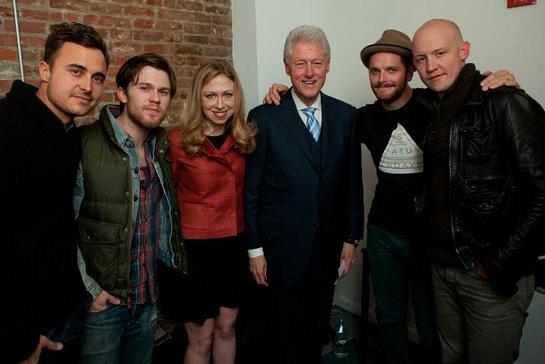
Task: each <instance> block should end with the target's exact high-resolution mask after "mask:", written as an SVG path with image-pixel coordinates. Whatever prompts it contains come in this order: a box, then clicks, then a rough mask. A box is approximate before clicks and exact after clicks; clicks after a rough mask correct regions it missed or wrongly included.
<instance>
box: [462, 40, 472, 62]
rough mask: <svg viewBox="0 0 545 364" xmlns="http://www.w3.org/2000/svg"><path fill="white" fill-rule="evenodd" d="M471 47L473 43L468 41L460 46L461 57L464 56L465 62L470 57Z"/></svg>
mask: <svg viewBox="0 0 545 364" xmlns="http://www.w3.org/2000/svg"><path fill="white" fill-rule="evenodd" d="M470 48H471V44H469V42H468V41H465V40H464V41H463V43H462V45H461V46H460V57H461V58H462V61H464V62H465V60H466V59H467V58H468V57H469V49H470Z"/></svg>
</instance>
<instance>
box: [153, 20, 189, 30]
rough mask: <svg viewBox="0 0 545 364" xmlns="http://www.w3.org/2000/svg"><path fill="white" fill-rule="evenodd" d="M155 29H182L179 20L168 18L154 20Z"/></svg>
mask: <svg viewBox="0 0 545 364" xmlns="http://www.w3.org/2000/svg"><path fill="white" fill-rule="evenodd" d="M155 29H157V30H172V31H176V30H182V29H183V23H182V22H181V21H175V20H168V21H159V20H158V21H155Z"/></svg>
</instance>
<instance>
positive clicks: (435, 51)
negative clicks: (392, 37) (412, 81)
mask: <svg viewBox="0 0 545 364" xmlns="http://www.w3.org/2000/svg"><path fill="white" fill-rule="evenodd" d="M469 49H470V45H469V43H468V42H465V41H463V39H462V35H461V33H460V30H459V29H458V27H457V26H456V25H455V24H454V23H451V22H449V21H445V20H432V21H429V22H427V23H425V24H424V25H423V26H422V27H420V28H419V29H418V30H417V31H416V33H415V34H414V37H413V55H414V59H413V61H414V65H415V67H416V70H417V71H418V74H419V76H420V78H421V79H422V82H424V83H425V84H426V86H428V87H429V88H430V89H432V90H433V91H435V92H437V93H438V94H439V95H443V94H444V93H445V91H447V90H448V89H449V88H450V87H451V86H452V85H453V84H454V82H455V81H456V79H457V78H458V75H459V74H460V71H461V70H462V68H463V67H464V64H465V61H466V59H467V57H468V56H469Z"/></svg>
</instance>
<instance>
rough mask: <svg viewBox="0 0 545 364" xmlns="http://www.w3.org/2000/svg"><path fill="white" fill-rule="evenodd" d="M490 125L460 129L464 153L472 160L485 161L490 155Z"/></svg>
mask: <svg viewBox="0 0 545 364" xmlns="http://www.w3.org/2000/svg"><path fill="white" fill-rule="evenodd" d="M490 133H491V128H490V127H484V128H479V127H464V128H461V129H460V134H461V137H462V143H463V144H462V145H463V146H464V149H465V150H464V152H465V153H464V155H465V156H466V157H467V158H468V160H471V161H473V162H477V163H479V162H486V161H488V160H490V158H491V157H492V153H491V152H490V142H491V140H490V139H491V136H490Z"/></svg>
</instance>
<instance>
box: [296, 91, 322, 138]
mask: <svg viewBox="0 0 545 364" xmlns="http://www.w3.org/2000/svg"><path fill="white" fill-rule="evenodd" d="M294 90H295V89H294V88H293V87H292V88H291V96H292V97H293V102H294V103H295V107H296V108H297V111H298V112H299V117H300V118H301V120H302V121H303V124H305V127H306V126H307V124H308V117H307V116H306V115H305V113H304V112H302V111H301V110H303V109H306V108H307V107H313V108H314V109H315V110H314V117H315V118H316V121H318V124H319V125H320V128H321V127H322V95H321V94H318V97H317V98H316V100H315V101H314V103H313V104H312V105H310V106H307V104H305V103H304V102H303V101H301V99H300V98H299V96H297V94H296V93H295V91H294Z"/></svg>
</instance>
